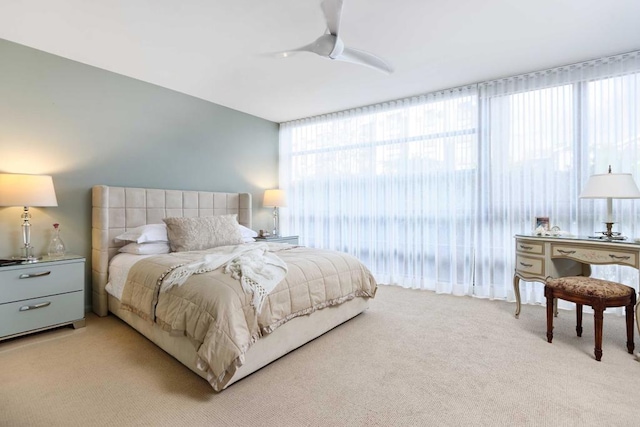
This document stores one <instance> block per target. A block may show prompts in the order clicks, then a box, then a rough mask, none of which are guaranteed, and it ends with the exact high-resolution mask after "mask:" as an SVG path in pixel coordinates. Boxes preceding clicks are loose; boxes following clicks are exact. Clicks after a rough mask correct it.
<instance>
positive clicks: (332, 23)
mask: <svg viewBox="0 0 640 427" xmlns="http://www.w3.org/2000/svg"><path fill="white" fill-rule="evenodd" d="M342 4H343V0H324V1H323V2H322V3H321V7H322V12H323V13H324V17H325V19H326V21H327V32H326V33H325V34H323V35H321V36H320V37H318V38H317V39H316V41H314V42H313V43H311V44H308V45H306V46H302V47H299V48H297V49H292V50H289V51H285V52H280V53H278V54H277V56H279V57H281V58H288V57H289V56H291V55H293V54H295V53H298V52H311V53H315V54H316V55H320V56H321V57H323V58H327V59H333V60H336V61H344V62H351V63H353V64H359V65H364V66H367V67H371V68H373V69H376V70H378V71H382V72H383V73H386V74H390V73H392V72H393V67H392V66H391V64H389V63H388V62H387V61H385V60H384V59H382V58H380V57H378V56H376V55H374V54H372V53H369V52H365V51H363V50H359V49H354V48H351V47H346V46H345V45H344V43H343V42H342V39H341V38H340V36H339V34H340V18H341V15H342Z"/></svg>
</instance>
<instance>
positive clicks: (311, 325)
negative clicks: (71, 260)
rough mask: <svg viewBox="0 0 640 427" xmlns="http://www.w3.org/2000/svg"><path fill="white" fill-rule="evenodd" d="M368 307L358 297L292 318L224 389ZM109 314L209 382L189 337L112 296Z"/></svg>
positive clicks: (258, 346) (252, 351) (255, 349)
mask: <svg viewBox="0 0 640 427" xmlns="http://www.w3.org/2000/svg"><path fill="white" fill-rule="evenodd" d="M368 306H369V301H368V299H366V298H359V297H357V298H354V299H352V300H349V301H346V302H345V303H343V304H340V305H336V306H331V307H326V308H324V309H322V310H317V311H314V312H313V313H311V314H309V315H305V316H300V317H296V318H294V319H291V320H290V321H289V322H287V323H285V324H284V325H282V326H280V327H279V328H278V329H276V330H275V331H273V332H272V333H271V334H269V335H267V336H265V337H263V338H261V339H260V340H258V341H257V342H256V343H255V344H253V346H251V348H249V350H248V351H247V352H246V354H245V363H244V365H242V366H241V367H240V368H239V369H238V370H237V371H236V373H235V375H234V376H233V377H232V378H231V380H230V381H229V383H227V385H226V386H225V387H224V388H226V387H228V386H229V385H231V384H233V383H234V382H236V381H238V380H240V379H242V378H244V377H246V376H247V375H249V374H251V373H253V372H255V371H257V370H258V369H260V368H262V367H263V366H266V365H268V364H269V363H271V362H273V361H274V360H276V359H278V358H280V357H282V356H284V355H285V354H287V353H289V352H290V351H292V350H295V349H296V348H298V347H300V346H302V345H304V344H305V343H307V342H309V341H311V340H313V339H314V338H317V337H319V336H320V335H322V334H324V333H325V332H327V331H329V330H330V329H333V328H335V327H336V326H338V325H340V324H341V323H344V322H346V321H347V320H349V319H351V318H353V317H355V316H357V315H358V314H360V313H362V312H363V311H364V310H366V309H367V308H368ZM109 311H110V312H112V313H113V314H115V315H116V316H117V317H119V318H120V319H122V320H123V321H125V322H126V323H127V324H129V325H131V326H132V327H133V328H134V329H136V330H137V331H138V332H140V333H141V334H142V335H144V336H145V337H147V338H148V339H150V340H151V341H152V342H153V343H155V344H156V345H157V346H158V347H160V348H162V349H163V350H164V351H166V352H167V353H169V354H170V355H172V356H173V357H175V358H176V359H178V361H180V362H181V363H182V364H184V365H185V366H186V367H188V368H189V369H191V370H192V371H193V372H195V373H196V374H198V375H199V376H201V377H202V378H204V379H205V380H206V376H207V374H206V372H202V371H201V370H199V369H198V368H197V367H196V360H197V354H196V350H195V348H194V346H193V344H192V343H191V341H190V340H189V339H188V338H187V337H176V336H172V335H170V334H169V333H168V332H166V331H164V330H162V329H161V328H160V327H158V326H157V325H155V324H152V323H149V322H147V321H145V320H143V319H141V318H140V317H138V316H136V315H135V314H133V313H131V312H129V311H125V310H122V309H121V308H120V301H119V300H118V299H117V298H115V297H113V296H111V295H109Z"/></svg>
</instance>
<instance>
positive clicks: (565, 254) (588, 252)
mask: <svg viewBox="0 0 640 427" xmlns="http://www.w3.org/2000/svg"><path fill="white" fill-rule="evenodd" d="M551 256H552V257H553V258H569V259H574V260H576V261H581V262H584V263H587V264H621V265H628V266H630V267H634V268H638V256H637V253H636V252H634V251H626V250H624V249H611V250H610V249H607V248H598V249H592V248H588V247H582V246H579V245H561V244H553V245H551Z"/></svg>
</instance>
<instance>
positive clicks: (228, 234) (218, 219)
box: [163, 214, 243, 252]
mask: <svg viewBox="0 0 640 427" xmlns="http://www.w3.org/2000/svg"><path fill="white" fill-rule="evenodd" d="M237 217H238V216H237V215H236V214H233V215H216V216H207V217H192V218H181V217H174V218H164V219H163V221H164V222H165V224H167V235H168V237H169V244H170V245H171V250H172V251H174V252H184V251H199V250H202V249H209V248H215V247H218V246H226V245H238V244H240V243H243V238H242V234H241V233H240V228H239V227H238V225H239V224H238V219H237Z"/></svg>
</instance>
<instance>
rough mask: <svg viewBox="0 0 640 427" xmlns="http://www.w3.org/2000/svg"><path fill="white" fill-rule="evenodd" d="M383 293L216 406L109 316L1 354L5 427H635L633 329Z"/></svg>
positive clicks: (473, 302) (639, 420)
mask: <svg viewBox="0 0 640 427" xmlns="http://www.w3.org/2000/svg"><path fill="white" fill-rule="evenodd" d="M513 311H514V304H512V303H511V304H509V303H504V302H498V301H489V300H479V299H472V298H467V297H453V296H449V295H436V294H434V293H432V292H426V291H414V290H406V289H400V288H395V287H381V288H380V290H379V293H378V296H377V297H376V299H375V300H374V301H372V304H371V308H370V309H369V310H368V311H367V312H365V313H364V314H362V315H360V316H358V317H356V318H355V319H353V320H351V321H349V322H347V323H345V324H344V325H342V326H339V327H338V328H336V329H334V330H333V331H331V332H329V333H327V334H325V335H323V336H322V337H320V338H318V339H316V340H314V341H313V342H311V343H309V344H307V345H306V346H304V347H302V348H300V349H298V350H296V351H294V352H293V353H290V354H289V355H287V356H285V357H283V358H281V359H280V360H278V361H276V362H274V363H272V364H271V365H269V366H267V367H265V368H263V369H262V370H260V371H258V372H257V373H255V374H253V375H251V376H249V377H247V378H245V379H244V380H242V381H240V382H238V383H236V384H234V385H232V386H231V387H230V388H229V389H227V390H225V391H224V392H222V393H220V394H216V393H214V392H213V391H212V390H211V389H210V387H209V385H208V384H207V383H206V382H205V381H204V380H202V379H201V378H200V377H198V376H197V375H195V374H194V373H192V372H191V371H189V370H188V369H186V368H184V367H183V366H182V365H180V364H179V363H178V362H176V361H175V360H174V359H173V358H171V356H169V355H167V354H165V353H164V352H163V351H162V350H160V349H158V348H157V347H155V345H153V344H152V343H151V342H149V341H147V340H146V339H145V338H143V337H142V336H141V335H139V334H138V333H137V332H135V331H134V330H133V329H131V328H129V327H128V326H127V325H126V324H124V323H122V322H121V321H120V320H118V319H117V318H114V317H113V316H110V317H107V318H98V317H95V316H93V315H89V317H88V322H87V327H86V328H84V329H79V330H73V329H71V328H62V329H58V330H55V331H49V332H45V333H41V334H37V335H34V336H28V337H22V338H19V339H15V340H10V341H5V342H2V343H0V385H1V387H0V425H7V426H21V425H24V426H39V425H61V426H68V425H153V426H160V425H172V426H175V425H191V426H194V425H198V426H200V425H208V426H367V427H370V426H396V425H397V426H405V425H406V426H418V425H438V426H442V425H452V426H453V425H456V426H458V425H479V426H507V425H508V426H515V425H549V426H552V425H553V426H556V425H565V426H571V425H576V426H578V425H579V426H585V425H594V426H595V425H614V426H637V425H640V403H639V402H640V400H639V399H640V393H639V391H640V363H639V362H638V361H637V359H636V357H635V356H634V355H630V354H628V353H627V352H626V349H625V326H624V319H623V318H622V317H618V316H605V322H604V344H603V350H604V355H603V358H602V362H600V363H598V362H596V361H595V359H594V358H593V331H592V329H593V320H592V318H591V316H585V320H584V327H585V332H584V334H583V337H582V338H577V337H576V336H575V332H574V328H575V324H574V314H573V312H561V313H560V318H558V320H556V328H555V338H554V343H553V344H548V343H547V342H546V338H545V311H544V308H542V307H538V306H535V307H534V306H524V307H523V311H522V314H521V316H520V317H521V318H520V319H515V318H514V317H513Z"/></svg>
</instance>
